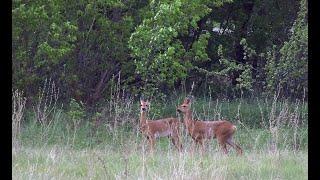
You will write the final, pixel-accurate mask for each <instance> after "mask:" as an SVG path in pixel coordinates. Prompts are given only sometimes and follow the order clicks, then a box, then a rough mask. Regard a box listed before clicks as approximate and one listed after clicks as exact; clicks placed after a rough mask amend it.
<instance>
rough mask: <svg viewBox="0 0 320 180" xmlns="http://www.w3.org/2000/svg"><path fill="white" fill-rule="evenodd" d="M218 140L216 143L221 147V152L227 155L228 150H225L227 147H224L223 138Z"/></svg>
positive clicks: (224, 141)
mask: <svg viewBox="0 0 320 180" xmlns="http://www.w3.org/2000/svg"><path fill="white" fill-rule="evenodd" d="M217 139H218V142H219V144H220V146H221V149H222V151H223V152H224V153H225V154H228V149H227V145H226V140H225V138H224V137H217Z"/></svg>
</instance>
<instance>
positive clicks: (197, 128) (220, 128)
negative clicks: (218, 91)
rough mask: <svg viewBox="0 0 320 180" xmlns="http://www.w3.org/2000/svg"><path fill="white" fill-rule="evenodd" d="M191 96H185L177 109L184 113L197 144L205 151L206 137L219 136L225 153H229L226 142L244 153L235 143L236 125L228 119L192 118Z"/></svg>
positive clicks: (239, 152) (185, 121) (219, 141)
mask: <svg viewBox="0 0 320 180" xmlns="http://www.w3.org/2000/svg"><path fill="white" fill-rule="evenodd" d="M190 106H191V97H187V98H185V100H184V101H183V103H182V104H181V105H180V106H178V108H177V111H178V112H180V113H182V114H183V122H184V125H185V127H186V129H187V131H188V133H189V135H190V136H191V137H192V139H193V140H194V143H195V144H200V145H202V150H203V151H204V141H205V140H206V139H211V138H217V140H218V143H219V144H220V145H221V147H222V150H223V152H224V153H225V154H227V153H228V150H227V146H226V144H229V145H230V146H231V147H233V148H234V149H236V150H237V153H238V154H239V155H241V154H242V149H241V147H240V146H239V145H237V144H236V143H234V141H233V135H234V133H235V131H236V126H235V125H233V124H232V123H231V122H229V121H227V120H220V121H198V120H194V119H193V118H192V111H191V109H190Z"/></svg>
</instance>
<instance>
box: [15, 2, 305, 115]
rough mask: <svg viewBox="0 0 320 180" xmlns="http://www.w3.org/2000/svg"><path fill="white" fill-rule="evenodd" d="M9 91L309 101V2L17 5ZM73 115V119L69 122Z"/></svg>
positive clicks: (93, 99) (91, 100) (95, 97)
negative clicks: (277, 96) (115, 90)
mask: <svg viewBox="0 0 320 180" xmlns="http://www.w3.org/2000/svg"><path fill="white" fill-rule="evenodd" d="M12 18H13V24H12V27H13V33H12V68H13V81H12V85H13V89H19V90H23V91H24V92H25V95H26V96H27V97H28V100H31V101H32V100H33V99H34V97H37V93H38V92H39V88H40V87H41V86H43V82H44V81H45V80H46V79H51V80H53V81H54V82H55V84H56V85H57V87H58V88H59V90H60V91H59V92H60V96H62V98H60V99H61V100H64V101H67V102H69V101H70V100H71V99H74V100H75V101H78V102H79V101H82V102H84V103H85V104H87V105H89V106H91V105H94V104H96V103H98V102H99V101H101V100H103V99H106V98H110V94H112V87H114V84H115V83H116V82H119V83H120V84H119V86H121V87H122V89H121V91H123V92H124V94H126V95H127V96H139V95H140V94H141V93H144V94H147V95H149V96H152V95H155V96H161V95H170V94H171V93H172V92H173V91H176V90H177V91H181V90H183V89H185V88H186V89H187V91H190V87H191V84H192V83H193V82H194V83H195V86H194V91H193V92H194V93H195V94H207V93H210V94H212V95H213V96H215V97H218V96H219V97H221V96H224V97H225V96H227V97H232V96H234V95H239V94H240V93H241V94H243V93H244V94H245V95H250V94H254V95H256V94H273V93H274V92H275V91H277V90H278V89H280V88H281V89H282V90H281V95H283V96H285V97H302V96H304V95H305V94H307V85H308V84H307V81H306V79H307V65H308V63H307V61H308V53H307V52H308V45H307V41H308V30H307V29H308V22H307V1H306V0H301V1H296V0H284V1H279V0H262V1H254V0H249V1H248V0H246V1H244V0H233V1H232V0H214V1H208V0H202V1H200V0H174V1H168V0H165V1H158V0H151V1H145V0H127V1H118V0H108V1H104V0H96V1H89V0H77V1H76V0H71V1H61V0H53V1H45V0H33V1H25V0H13V6H12ZM72 116H73V115H72Z"/></svg>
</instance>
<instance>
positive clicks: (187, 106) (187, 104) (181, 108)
mask: <svg viewBox="0 0 320 180" xmlns="http://www.w3.org/2000/svg"><path fill="white" fill-rule="evenodd" d="M191 100H192V97H191V96H188V97H186V98H185V99H184V101H183V103H182V104H181V105H180V106H178V107H177V111H178V112H181V113H186V112H187V111H189V110H190V106H191Z"/></svg>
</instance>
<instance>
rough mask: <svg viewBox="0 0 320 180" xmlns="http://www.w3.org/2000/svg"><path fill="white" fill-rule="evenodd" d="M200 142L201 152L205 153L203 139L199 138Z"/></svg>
mask: <svg viewBox="0 0 320 180" xmlns="http://www.w3.org/2000/svg"><path fill="white" fill-rule="evenodd" d="M198 142H199V144H200V145H201V152H202V155H203V154H204V152H205V146H204V142H203V139H201V140H199V141H198Z"/></svg>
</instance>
